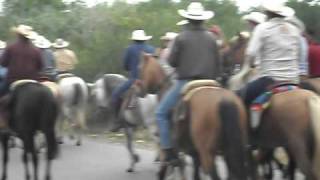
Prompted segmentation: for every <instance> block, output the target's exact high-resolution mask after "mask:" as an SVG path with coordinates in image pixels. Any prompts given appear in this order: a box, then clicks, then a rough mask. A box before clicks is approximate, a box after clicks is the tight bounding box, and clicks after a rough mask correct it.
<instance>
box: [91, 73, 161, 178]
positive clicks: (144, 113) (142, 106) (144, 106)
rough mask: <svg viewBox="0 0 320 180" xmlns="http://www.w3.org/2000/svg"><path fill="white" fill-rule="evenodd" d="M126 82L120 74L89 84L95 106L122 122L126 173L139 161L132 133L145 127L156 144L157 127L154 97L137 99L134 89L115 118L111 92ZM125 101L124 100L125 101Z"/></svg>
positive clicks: (109, 75) (106, 75)
mask: <svg viewBox="0 0 320 180" xmlns="http://www.w3.org/2000/svg"><path fill="white" fill-rule="evenodd" d="M126 80H127V78H125V77H124V76H122V75H120V74H105V75H103V76H102V77H101V78H99V79H98V80H96V81H95V82H94V84H91V85H90V86H91V93H92V94H91V95H92V96H93V97H94V99H95V100H94V101H95V104H96V105H97V106H98V107H99V108H104V109H108V110H109V112H110V113H111V115H112V116H113V117H112V118H113V119H115V118H121V120H122V121H123V122H124V132H125V135H126V139H127V148H128V151H129V155H130V159H131V162H130V166H129V168H128V169H127V172H134V171H135V164H136V163H137V162H138V161H139V155H138V154H137V153H136V151H135V150H134V146H133V140H134V131H135V128H136V127H138V126H141V125H142V126H145V127H146V128H147V130H148V131H149V134H150V136H151V137H152V138H153V140H154V141H155V142H158V137H157V127H156V125H155V120H154V111H155V107H156V105H157V99H156V96H154V95H151V94H149V95H148V96H146V97H145V98H140V97H137V93H135V88H131V89H130V90H129V92H128V93H126V95H125V96H131V97H130V98H124V99H130V100H129V101H130V102H127V103H123V105H122V107H121V110H120V117H117V116H116V114H115V112H114V108H113V107H112V102H111V96H112V92H113V91H114V89H115V88H117V87H118V86H119V85H121V84H122V83H124V82H125V81H126ZM125 101H126V100H125ZM128 103H129V104H131V103H133V104H134V105H133V106H132V107H130V108H128V106H130V105H128Z"/></svg>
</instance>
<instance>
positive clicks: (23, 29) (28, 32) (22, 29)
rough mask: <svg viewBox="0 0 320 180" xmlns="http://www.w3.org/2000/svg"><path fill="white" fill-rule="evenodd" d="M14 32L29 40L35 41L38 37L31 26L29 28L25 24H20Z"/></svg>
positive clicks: (14, 28) (13, 29)
mask: <svg viewBox="0 0 320 180" xmlns="http://www.w3.org/2000/svg"><path fill="white" fill-rule="evenodd" d="M12 31H13V32H15V33H17V34H20V35H22V36H24V37H25V38H27V39H35V38H36V37H37V35H38V34H37V33H36V32H34V31H33V28H32V27H31V26H27V25H24V24H20V25H18V26H17V27H13V28H12Z"/></svg>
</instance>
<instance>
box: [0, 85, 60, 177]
mask: <svg viewBox="0 0 320 180" xmlns="http://www.w3.org/2000/svg"><path fill="white" fill-rule="evenodd" d="M0 109H1V110H0V112H1V116H0V118H3V119H2V120H0V121H7V122H8V124H9V127H10V129H11V130H13V131H14V132H15V133H16V135H17V137H19V138H20V139H21V140H22V142H23V144H24V152H23V158H22V159H23V163H24V167H25V173H26V174H25V179H26V180H29V179H30V172H29V166H28V164H29V163H28V161H29V157H32V163H33V168H34V178H33V179H34V180H37V179H38V155H37V152H36V148H35V143H34V136H35V135H36V132H37V131H41V132H42V133H43V134H44V135H45V138H46V142H47V143H46V144H47V164H46V165H47V166H46V177H45V179H46V180H50V179H51V175H50V171H51V160H53V159H54V158H55V157H56V156H57V153H58V145H57V141H56V136H55V131H54V128H55V122H56V118H57V116H58V104H57V101H56V98H55V97H54V95H53V93H52V92H51V91H50V89H49V88H47V87H45V86H43V85H41V84H39V83H36V82H25V83H23V84H20V85H17V86H16V87H15V88H14V89H13V90H12V92H11V93H10V94H9V96H8V97H7V98H5V99H3V100H2V101H1V106H0ZM0 137H1V141H2V145H3V166H2V167H3V174H2V178H1V180H6V179H7V163H8V160H9V157H8V156H9V154H8V151H9V149H8V140H9V134H2V135H0ZM29 155H30V156H29Z"/></svg>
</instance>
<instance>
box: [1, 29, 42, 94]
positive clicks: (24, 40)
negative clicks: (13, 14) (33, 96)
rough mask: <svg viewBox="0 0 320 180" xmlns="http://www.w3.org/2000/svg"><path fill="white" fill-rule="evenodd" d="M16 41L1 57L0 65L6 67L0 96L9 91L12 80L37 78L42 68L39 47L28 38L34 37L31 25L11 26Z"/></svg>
mask: <svg viewBox="0 0 320 180" xmlns="http://www.w3.org/2000/svg"><path fill="white" fill-rule="evenodd" d="M13 32H15V33H16V35H17V41H16V42H15V43H13V44H11V45H9V46H8V47H7V48H6V49H5V51H4V53H3V56H2V58H1V65H2V66H3V67H6V68H7V69H8V74H7V77H6V80H5V86H4V88H3V89H1V90H0V97H1V96H3V95H5V94H6V93H7V92H8V91H9V86H10V84H11V83H12V82H14V81H17V80H22V79H32V80H38V79H39V76H40V72H41V70H42V68H43V61H42V57H41V53H40V51H39V49H37V48H35V47H34V46H33V44H32V43H31V42H30V40H32V39H34V38H35V32H34V31H33V29H32V27H30V26H26V25H19V26H18V27H14V28H13Z"/></svg>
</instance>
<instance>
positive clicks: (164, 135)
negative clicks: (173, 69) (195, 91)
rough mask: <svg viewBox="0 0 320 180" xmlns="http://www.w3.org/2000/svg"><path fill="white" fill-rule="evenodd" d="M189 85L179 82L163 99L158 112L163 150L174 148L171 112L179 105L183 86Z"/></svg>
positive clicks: (184, 81) (182, 81)
mask: <svg viewBox="0 0 320 180" xmlns="http://www.w3.org/2000/svg"><path fill="white" fill-rule="evenodd" d="M186 83H188V81H187V80H177V81H176V83H175V84H174V85H173V86H172V87H171V88H170V89H169V90H168V91H167V92H166V94H165V95H164V96H163V99H161V101H160V103H159V106H158V108H157V111H156V118H157V123H158V127H159V134H160V146H161V148H162V149H169V148H172V142H171V134H170V132H171V131H170V130H171V129H170V124H171V123H170V117H169V115H170V111H171V110H172V109H173V108H174V106H175V105H176V104H177V102H178V100H179V97H180V92H181V90H182V88H183V86H184V85H185V84H186Z"/></svg>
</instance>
